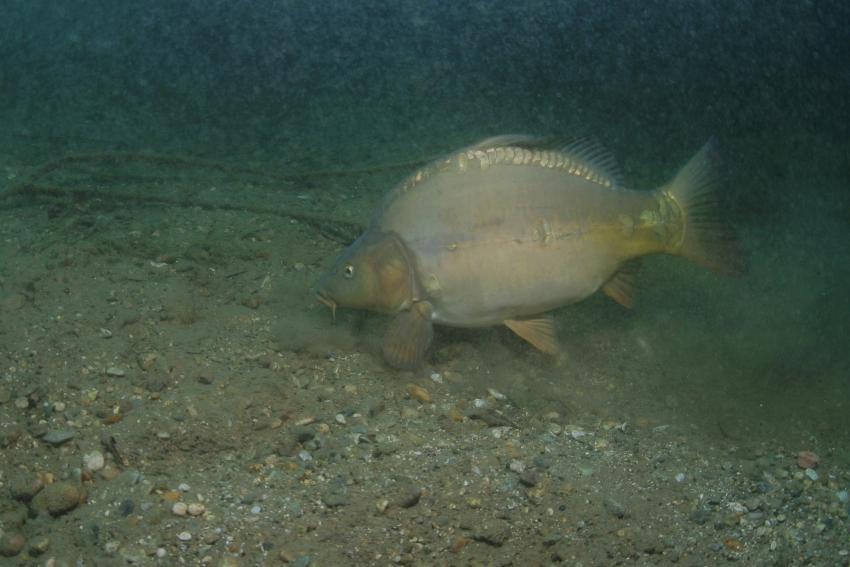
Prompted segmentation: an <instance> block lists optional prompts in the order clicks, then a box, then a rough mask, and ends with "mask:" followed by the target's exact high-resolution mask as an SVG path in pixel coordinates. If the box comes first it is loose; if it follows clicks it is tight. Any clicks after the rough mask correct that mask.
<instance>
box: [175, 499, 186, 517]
mask: <svg viewBox="0 0 850 567" xmlns="http://www.w3.org/2000/svg"><path fill="white" fill-rule="evenodd" d="M171 513H172V514H174V515H175V516H185V515H186V514H188V513H189V507H188V506H187V505H186V503H185V502H175V503H174V505H173V506H172V507H171Z"/></svg>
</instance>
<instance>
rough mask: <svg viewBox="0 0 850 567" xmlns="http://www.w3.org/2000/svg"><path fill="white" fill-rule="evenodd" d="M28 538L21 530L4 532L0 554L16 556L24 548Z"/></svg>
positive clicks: (0, 543) (1, 538) (0, 544)
mask: <svg viewBox="0 0 850 567" xmlns="http://www.w3.org/2000/svg"><path fill="white" fill-rule="evenodd" d="M26 544H27V538H25V537H24V536H23V534H21V533H19V532H3V535H0V556H2V557H14V556H16V555H17V554H19V553H20V552H21V550H23V549H24V546H25V545H26Z"/></svg>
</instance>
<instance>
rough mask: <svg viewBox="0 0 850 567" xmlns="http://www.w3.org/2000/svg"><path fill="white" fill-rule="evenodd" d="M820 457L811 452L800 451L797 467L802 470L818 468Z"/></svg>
mask: <svg viewBox="0 0 850 567" xmlns="http://www.w3.org/2000/svg"><path fill="white" fill-rule="evenodd" d="M819 462H820V457H818V456H817V454H816V453H813V452H811V451H800V452H799V453H797V466H798V467H800V468H801V469H813V468H815V467H816V466H818V463H819Z"/></svg>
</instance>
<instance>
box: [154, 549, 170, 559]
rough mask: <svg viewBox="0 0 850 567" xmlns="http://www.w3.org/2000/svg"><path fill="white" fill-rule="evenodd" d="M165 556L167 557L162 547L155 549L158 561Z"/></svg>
mask: <svg viewBox="0 0 850 567" xmlns="http://www.w3.org/2000/svg"><path fill="white" fill-rule="evenodd" d="M166 555H168V552H167V551H165V548H164V547H157V548H156V556H157V558H158V559H163V558H164V557H165V556H166Z"/></svg>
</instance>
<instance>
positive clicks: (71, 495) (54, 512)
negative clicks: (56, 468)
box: [33, 481, 86, 516]
mask: <svg viewBox="0 0 850 567" xmlns="http://www.w3.org/2000/svg"><path fill="white" fill-rule="evenodd" d="M85 499H86V493H85V491H84V490H83V489H82V487H80V486H77V485H76V484H74V483H73V482H68V481H62V482H54V483H53V484H50V485H48V486H46V487H45V488H44V490H42V491H41V492H39V493H38V495H37V496H36V497H35V499H34V500H33V504H34V505H35V508H36V509H37V510H46V511H47V512H48V513H50V515H51V516H61V515H62V514H64V513H66V512H70V511H71V510H73V509H74V508H76V507H77V506H78V505H79V504H80V503H81V502H83V501H85Z"/></svg>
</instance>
